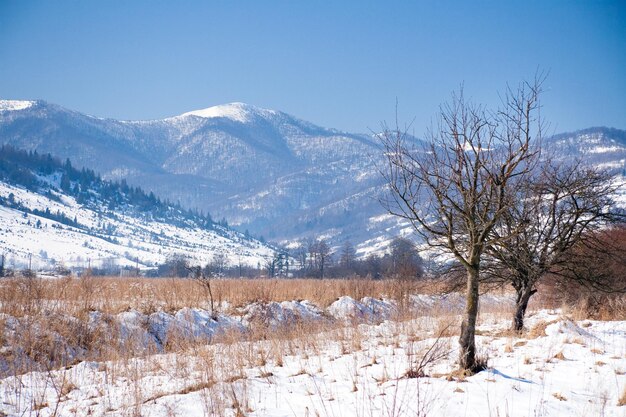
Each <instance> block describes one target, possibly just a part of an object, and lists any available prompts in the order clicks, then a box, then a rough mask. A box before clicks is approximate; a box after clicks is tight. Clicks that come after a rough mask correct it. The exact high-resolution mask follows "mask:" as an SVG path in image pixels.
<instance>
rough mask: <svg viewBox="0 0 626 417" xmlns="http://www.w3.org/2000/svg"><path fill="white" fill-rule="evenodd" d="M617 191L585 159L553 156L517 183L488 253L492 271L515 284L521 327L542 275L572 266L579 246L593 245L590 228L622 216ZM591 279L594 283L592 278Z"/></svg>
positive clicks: (517, 327) (517, 324) (493, 276)
mask: <svg viewBox="0 0 626 417" xmlns="http://www.w3.org/2000/svg"><path fill="white" fill-rule="evenodd" d="M614 192H615V187H614V186H612V185H611V176H610V175H609V174H608V173H605V172H601V171H599V170H597V169H593V168H589V167H587V168H585V167H583V166H582V165H581V163H580V162H575V163H573V164H569V165H562V164H555V163H554V162H552V161H551V160H547V161H544V162H542V163H541V165H540V166H538V167H537V172H536V174H535V175H533V177H532V178H529V181H528V182H527V183H525V184H520V186H519V187H518V188H517V190H516V198H515V199H513V201H512V204H510V205H509V206H508V207H507V210H506V212H505V214H504V216H503V217H502V222H501V224H500V226H499V227H497V228H494V231H493V233H494V235H495V236H496V239H495V244H494V245H490V246H489V247H488V253H489V255H490V256H492V257H493V258H494V259H495V260H496V261H497V263H496V264H495V265H494V267H493V268H490V271H489V272H490V273H489V274H487V275H489V278H491V279H493V280H496V281H500V282H504V283H510V284H511V285H512V286H513V288H515V291H516V302H515V312H514V316H513V324H512V327H513V329H514V330H516V331H520V330H522V328H523V326H524V315H525V313H526V308H527V307H528V302H529V300H530V298H531V297H532V296H533V294H535V293H536V292H537V290H538V289H537V283H538V282H539V280H540V279H541V278H542V277H544V276H545V275H546V274H547V273H558V272H559V271H561V270H563V269H564V268H567V265H571V260H570V256H571V253H570V252H571V250H572V248H574V246H575V245H579V244H582V245H591V244H593V242H592V239H593V236H595V235H594V234H592V233H590V232H592V231H597V230H598V229H599V228H602V227H605V226H607V225H608V224H610V223H612V222H614V221H616V220H617V218H618V217H619V216H618V215H617V213H616V212H614V210H613V200H612V198H611V196H612V195H613V193H614ZM520 226H521V227H520ZM502 236H509V237H510V238H509V239H506V240H505V239H501V238H500V237H502ZM587 281H588V283H590V284H591V283H592V282H591V281H592V279H591V277H588V278H587Z"/></svg>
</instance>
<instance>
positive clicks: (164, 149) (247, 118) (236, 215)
mask: <svg viewBox="0 0 626 417" xmlns="http://www.w3.org/2000/svg"><path fill="white" fill-rule="evenodd" d="M26 103H30V104H20V103H15V102H14V103H13V104H12V106H13V107H18V108H19V107H23V108H20V109H18V110H4V111H2V110H1V109H2V105H0V143H8V144H12V145H14V146H17V147H20V148H24V149H29V150H38V151H39V152H43V153H48V152H49V153H52V154H53V155H57V156H59V157H61V158H65V157H69V158H70V159H71V160H72V161H74V162H75V163H76V164H77V166H86V167H88V168H90V169H94V170H96V171H97V172H99V173H100V174H101V175H102V176H103V178H105V179H112V180H120V179H122V178H125V179H126V180H127V181H128V182H129V184H133V185H138V186H140V187H142V188H144V189H146V190H148V191H152V192H154V193H155V194H156V195H159V196H163V197H165V198H168V199H170V200H171V201H174V202H180V204H181V205H182V206H184V207H190V208H196V209H199V210H202V211H205V212H206V211H208V212H210V213H212V214H213V215H215V216H216V217H219V218H221V217H226V218H227V219H228V221H229V223H230V224H232V225H235V226H237V227H239V228H240V229H241V230H243V229H249V230H251V231H253V232H254V233H255V234H257V235H263V236H265V237H267V238H268V239H270V240H274V241H278V242H282V243H285V244H286V243H289V242H292V241H294V240H306V239H313V238H320V237H323V238H327V239H329V240H330V242H331V244H334V245H337V246H338V245H340V244H341V243H342V242H344V241H346V240H350V241H352V242H353V243H354V244H355V246H357V250H358V251H360V252H359V253H360V254H361V255H365V254H367V253H368V251H371V250H375V248H380V247H381V245H384V242H385V241H388V240H390V239H391V238H393V237H394V236H396V235H406V234H408V233H409V232H410V228H407V226H406V225H404V224H402V222H399V221H398V220H397V219H393V218H390V217H388V216H385V212H384V210H383V209H382V207H380V205H378V203H377V199H378V196H379V195H380V193H381V192H382V179H381V178H380V176H379V174H378V169H377V166H378V165H380V164H381V161H382V152H381V150H380V147H379V145H378V143H377V141H376V138H375V135H373V134H370V135H364V134H354V133H347V132H341V131H339V130H335V129H329V128H324V127H320V126H317V125H315V124H313V123H310V122H307V121H304V120H301V119H298V118H296V117H294V116H291V115H289V114H287V113H283V112H280V111H277V110H269V109H263V108H260V107H256V106H253V105H249V104H245V103H237V102H235V103H229V104H223V105H218V106H212V107H207V108H205V109H199V110H192V111H190V112H186V113H183V114H181V115H177V116H172V117H168V118H165V119H157V120H144V121H118V120H115V119H101V118H96V117H93V116H86V115H83V114H81V113H79V112H75V111H72V110H66V109H64V108H63V107H61V106H58V105H54V104H49V103H47V102H45V101H35V102H30V101H29V102H26ZM32 103H35V104H32ZM6 106H7V107H8V105H6ZM202 115H204V116H205V117H203V116H202ZM624 137H626V131H622V130H620V129H612V128H591V129H585V130H583V131H577V132H574V133H564V134H560V135H555V136H553V137H550V138H547V139H546V140H545V141H544V143H545V144H546V146H547V147H548V148H551V149H554V150H557V153H556V154H557V155H560V156H561V157H581V158H585V159H586V160H589V161H591V163H593V164H596V165H599V166H604V167H606V168H609V169H611V170H613V171H615V172H616V173H619V172H621V171H623V170H624V166H625V161H626V148H624V149H622V144H623V143H626V142H624V140H623V138H624ZM412 140H415V141H418V140H417V139H414V138H412ZM416 143H417V142H416Z"/></svg>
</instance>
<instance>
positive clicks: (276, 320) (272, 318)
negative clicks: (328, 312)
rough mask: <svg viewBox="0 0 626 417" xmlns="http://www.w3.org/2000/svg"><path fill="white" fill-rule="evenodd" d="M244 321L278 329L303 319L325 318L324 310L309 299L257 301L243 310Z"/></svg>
mask: <svg viewBox="0 0 626 417" xmlns="http://www.w3.org/2000/svg"><path fill="white" fill-rule="evenodd" d="M241 312H242V323H243V324H244V325H246V326H249V325H250V324H251V323H261V324H263V325H265V326H267V327H269V328H272V329H277V328H280V327H282V326H288V325H292V324H295V323H298V322H303V321H316V320H321V319H322V318H323V312H322V310H320V309H319V308H318V307H317V306H315V305H314V304H312V303H310V302H309V301H306V300H304V301H283V302H281V303H277V302H275V301H272V302H269V303H261V302H256V303H252V304H250V305H247V306H246V307H244V308H243V309H242V310H241Z"/></svg>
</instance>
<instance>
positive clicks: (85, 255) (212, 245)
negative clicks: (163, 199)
mask: <svg viewBox="0 0 626 417" xmlns="http://www.w3.org/2000/svg"><path fill="white" fill-rule="evenodd" d="M9 195H12V199H13V200H14V201H15V202H16V203H17V204H21V205H23V206H25V207H27V208H28V209H30V210H31V211H32V210H35V209H36V210H39V211H41V212H43V211H45V210H49V211H50V212H51V213H61V214H63V215H65V216H66V217H68V218H70V219H76V221H77V222H78V223H79V225H80V227H74V226H69V225H66V224H62V223H59V222H57V221H54V220H51V219H49V218H46V217H42V216H37V215H34V214H32V213H31V214H27V213H25V212H24V211H21V210H18V209H15V208H8V207H3V206H0V248H2V249H1V250H2V253H4V254H5V256H6V262H7V265H6V266H8V267H18V268H21V267H25V266H27V262H28V259H29V257H31V258H32V267H33V269H38V268H47V267H51V266H55V265H64V266H66V267H87V266H89V265H91V266H92V267H98V266H101V265H103V264H104V263H108V264H109V265H110V264H111V262H114V263H117V264H118V265H120V266H135V265H136V263H138V264H139V266H140V267H150V266H155V265H157V264H160V263H163V262H164V261H165V260H166V259H167V258H168V256H173V255H181V254H182V255H185V256H187V257H189V258H190V260H191V261H192V262H193V263H202V264H205V263H207V262H209V261H210V260H211V259H212V258H213V256H214V254H216V253H223V254H225V255H226V257H227V259H228V260H229V262H230V264H231V265H237V264H238V263H239V262H241V263H242V264H244V265H250V266H256V265H257V263H259V262H260V263H264V261H265V259H267V258H271V257H272V256H273V250H272V249H270V248H268V247H267V246H265V245H263V244H261V243H260V242H258V241H255V240H250V239H246V238H244V237H243V236H242V235H241V234H239V233H236V232H233V231H229V230H228V229H224V228H222V227H220V226H216V230H206V229H203V228H200V227H181V226H175V225H172V224H168V223H166V222H164V221H149V220H147V219H145V218H138V217H134V216H132V215H129V214H121V213H116V212H112V211H108V210H106V209H104V208H102V209H101V210H97V211H96V210H94V209H92V208H88V207H86V206H84V205H81V204H78V203H77V202H76V199H75V198H73V197H68V196H64V195H62V194H56V195H57V197H58V198H59V199H60V201H56V200H53V199H51V198H49V197H47V196H45V195H42V194H38V193H35V192H32V191H29V190H26V189H25V188H22V187H17V186H13V185H10V184H7V183H5V182H0V197H4V198H8V197H9ZM218 232H220V233H218Z"/></svg>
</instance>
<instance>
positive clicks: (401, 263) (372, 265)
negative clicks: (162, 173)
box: [151, 238, 425, 280]
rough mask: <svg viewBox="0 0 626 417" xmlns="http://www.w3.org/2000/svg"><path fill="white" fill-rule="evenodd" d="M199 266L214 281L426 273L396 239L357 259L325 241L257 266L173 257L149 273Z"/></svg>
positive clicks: (177, 273) (219, 257)
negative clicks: (380, 251)
mask: <svg viewBox="0 0 626 417" xmlns="http://www.w3.org/2000/svg"><path fill="white" fill-rule="evenodd" d="M198 267H200V268H201V269H202V272H203V274H204V276H207V277H213V278H237V277H246V278H257V277H268V278H346V277H359V278H369V279H384V278H395V279H404V280H414V279H419V278H422V277H423V276H424V274H425V263H424V261H423V259H422V257H421V256H420V254H419V252H418V250H417V248H416V247H415V245H414V244H413V242H411V241H410V240H408V239H404V238H396V239H394V240H393V241H392V242H391V244H390V247H389V250H388V251H387V253H384V254H371V255H369V256H367V257H366V258H364V259H359V258H357V256H356V250H355V249H354V246H353V245H352V244H351V243H350V242H346V243H344V245H343V246H342V247H341V248H340V249H339V250H337V251H332V249H331V248H330V246H329V245H328V244H327V242H326V241H325V240H311V241H309V242H307V243H306V244H303V245H301V246H300V247H299V248H298V249H296V250H292V251H287V250H283V251H278V252H276V255H275V256H274V257H273V258H271V259H267V260H266V261H265V262H264V263H259V264H257V266H256V267H250V266H245V265H241V264H231V263H229V262H228V260H227V259H226V257H225V256H224V255H223V254H219V253H218V254H216V255H215V256H214V257H213V259H212V260H211V261H210V262H208V263H206V264H205V265H194V264H193V263H192V262H191V261H190V260H189V259H187V258H186V257H185V256H184V255H177V256H172V257H170V259H168V260H167V261H166V262H165V263H163V264H162V265H160V266H159V267H158V268H157V270H155V271H153V272H152V273H151V275H152V276H157V277H180V278H183V277H188V276H189V275H190V273H191V272H190V271H192V270H193V268H198Z"/></svg>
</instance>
